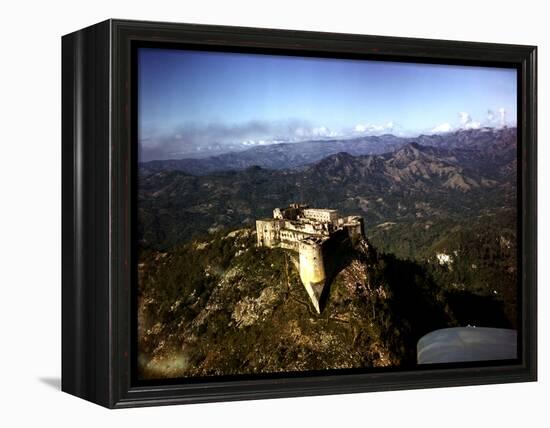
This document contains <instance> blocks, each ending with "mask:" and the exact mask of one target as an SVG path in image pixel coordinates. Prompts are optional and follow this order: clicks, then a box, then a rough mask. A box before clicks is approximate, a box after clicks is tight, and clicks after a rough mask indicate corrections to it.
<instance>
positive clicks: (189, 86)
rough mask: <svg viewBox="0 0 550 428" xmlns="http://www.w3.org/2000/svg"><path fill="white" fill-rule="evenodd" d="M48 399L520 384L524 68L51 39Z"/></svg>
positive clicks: (134, 400) (530, 269) (135, 40)
mask: <svg viewBox="0 0 550 428" xmlns="http://www.w3.org/2000/svg"><path fill="white" fill-rule="evenodd" d="M62 57H63V58H62V60H63V63H62V72H63V76H62V80H63V82H62V90H63V93H62V100H63V117H62V119H63V141H62V166H63V176H62V182H63V189H62V195H63V221H62V223H63V224H62V226H63V228H62V232H63V237H62V242H63V284H62V288H63V292H62V298H63V301H62V309H63V318H62V321H63V322H62V325H63V349H62V358H63V361H62V389H63V390H64V391H66V392H68V393H71V394H74V395H76V396H79V397H82V398H84V399H87V400H90V401H92V402H95V403H98V404H101V405H103V406H106V407H111V408H121V407H132V406H146V405H160V404H180V403H196V402H208V401H226V400H241V399H258V398H275V397H291V396H304V395H320V394H339V393H350V392H366V391H379V390H398V389H412V388H428V387H445V386H457V385H474V384H488V383H505V382H525V381H534V380H536V355H537V354H536V351H537V348H536V343H537V342H536V333H537V332H536V310H537V305H536V129H537V128H536V48H535V47H533V46H518V45H503V44H490V43H478V42H476V43H474V42H457V41H442V40H421V39H407V38H393V37H377V36H364V35H351V34H330V33H314V32H301V31H288V30H270V29H257V28H240V27H220V26H203V25H193V24H171V23H153V22H136V21H121V20H109V21H105V22H103V23H99V24H96V25H94V26H91V27H88V28H86V29H83V30H80V31H77V32H75V33H72V34H69V35H67V36H64V37H63V39H62Z"/></svg>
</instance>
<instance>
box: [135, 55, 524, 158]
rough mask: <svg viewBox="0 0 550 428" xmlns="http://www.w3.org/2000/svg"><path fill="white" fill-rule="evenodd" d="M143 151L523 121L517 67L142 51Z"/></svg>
mask: <svg viewBox="0 0 550 428" xmlns="http://www.w3.org/2000/svg"><path fill="white" fill-rule="evenodd" d="M138 61H139V62H138V63H139V81H138V91H139V94H138V96H139V108H138V112H139V113H138V114H139V118H138V129H139V139H140V147H141V151H140V152H141V153H140V157H141V158H142V159H143V160H150V159H155V158H156V159H166V158H181V157H193V156H206V155H209V154H215V153H220V152H225V151H233V150H240V149H243V148H246V147H250V146H252V145H256V144H269V143H272V142H280V141H300V140H307V139H323V138H350V137H354V136H360V135H371V134H382V133H393V134H396V135H418V134H421V133H434V132H446V131H452V130H456V129H460V128H476V127H481V126H502V125H503V124H506V125H515V122H516V71H515V70H512V69H498V68H482V67H465V66H454V65H453V66H448V65H428V64H407V63H395V62H394V63H392V62H381V61H364V60H342V59H325V58H304V57H291V56H274V55H259V54H236V53H221V52H198V51H182V50H167V49H156V48H155V49H149V48H142V49H140V50H139V60H138Z"/></svg>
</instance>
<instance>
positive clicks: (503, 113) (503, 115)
mask: <svg viewBox="0 0 550 428" xmlns="http://www.w3.org/2000/svg"><path fill="white" fill-rule="evenodd" d="M498 113H499V115H500V126H502V127H504V126H506V109H505V108H504V107H501V108H499V109H498Z"/></svg>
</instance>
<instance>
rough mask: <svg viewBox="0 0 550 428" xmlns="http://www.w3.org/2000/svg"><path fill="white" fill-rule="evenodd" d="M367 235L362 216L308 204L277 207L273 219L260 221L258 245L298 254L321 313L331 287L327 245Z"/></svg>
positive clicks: (308, 288)
mask: <svg viewBox="0 0 550 428" xmlns="http://www.w3.org/2000/svg"><path fill="white" fill-rule="evenodd" d="M363 236H364V230H363V219H362V218H361V217H358V216H348V217H339V215H338V211H336V210H332V209H319V208H309V207H308V206H307V205H299V204H292V205H290V206H289V207H287V208H275V209H274V210H273V218H271V219H260V220H256V237H257V244H258V246H262V247H268V248H276V247H279V248H284V249H287V250H291V251H294V252H297V253H298V261H299V266H298V268H299V272H300V279H301V281H302V284H303V285H304V287H305V289H306V291H307V293H308V295H309V297H310V299H311V302H312V303H313V306H314V307H315V310H316V311H317V312H318V313H321V298H322V296H323V292H324V290H325V287H326V286H327V274H326V264H325V260H324V257H325V254H324V249H325V248H326V245H327V244H330V243H331V242H332V241H333V240H335V239H336V240H337V239H341V238H342V237H348V238H353V237H355V238H357V237H363ZM337 237H338V238H337Z"/></svg>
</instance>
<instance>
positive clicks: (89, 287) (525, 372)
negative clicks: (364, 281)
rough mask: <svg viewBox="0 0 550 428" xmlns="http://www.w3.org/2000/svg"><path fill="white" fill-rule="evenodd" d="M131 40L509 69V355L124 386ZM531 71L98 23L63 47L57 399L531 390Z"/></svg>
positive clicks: (312, 37) (174, 27) (366, 46)
mask: <svg viewBox="0 0 550 428" xmlns="http://www.w3.org/2000/svg"><path fill="white" fill-rule="evenodd" d="M136 43H140V44H149V45H152V46H155V45H161V44H164V45H168V44H171V45H182V46H183V45H188V46H190V45H192V46H195V47H199V48H200V47H203V48H204V49H215V50H226V49H227V50H231V49H233V50H235V49H236V50H238V51H251V52H270V53H287V54H288V53H291V54H294V55H302V56H307V55H312V56H329V57H338V58H369V59H391V60H396V59H398V60H399V61H410V62H422V63H444V64H462V65H469V64H471V65H480V64H481V65H497V66H498V65H502V66H507V67H515V68H517V70H518V113H519V114H518V117H519V120H518V124H517V126H518V155H519V159H521V163H519V168H518V181H519V183H518V184H519V185H518V199H519V201H518V203H519V204H520V206H521V207H520V208H521V209H520V210H518V213H519V216H520V228H519V230H518V232H519V233H518V247H519V248H520V256H521V257H519V258H518V260H519V261H518V263H519V275H518V276H519V279H520V286H521V287H520V296H519V297H520V299H519V302H520V306H521V308H520V309H521V323H520V326H521V328H520V331H518V333H519V334H518V337H519V342H520V343H519V348H520V349H519V355H520V356H521V358H520V359H519V360H518V361H511V362H508V363H506V364H495V365H491V364H488V365H483V366H479V365H478V366H476V365H467V364H465V365H462V366H457V367H453V368H446V367H437V366H436V367H433V368H431V369H430V370H416V371H375V372H369V373H344V374H333V373H331V374H319V373H316V374H313V375H308V376H301V375H299V374H298V375H292V376H290V375H288V376H287V375H282V376H272V377H258V378H252V377H251V378H242V379H237V380H235V379H222V378H220V379H214V380H212V381H209V382H207V383H197V382H188V383H185V382H182V381H176V382H166V383H164V384H159V383H155V384H139V383H136V381H135V376H133V373H134V370H135V367H133V361H135V355H136V354H135V353H136V349H135V346H134V345H133V343H134V341H133V339H132V337H133V336H132V331H133V328H134V327H135V325H134V323H135V313H134V307H133V300H132V299H133V295H134V292H133V289H134V288H133V283H134V281H135V280H136V278H135V274H134V272H135V269H134V267H135V245H134V241H133V238H134V237H135V227H136V218H135V210H134V208H133V207H134V204H135V182H136V166H137V147H136V145H135V144H134V143H133V141H134V138H135V135H134V134H135V129H134V125H135V109H136V103H135V100H134V98H133V96H134V93H135V92H134V90H133V89H135V87H134V85H135V79H134V78H133V70H134V71H135V64H134V63H133V56H132V50H133V49H134V47H135V45H136ZM134 57H135V56H134ZM536 67H537V50H536V47H534V46H520V45H505V44H491V43H473V42H458V41H445V40H427V39H410V38H400V37H378V36H365V35H352V34H332V33H321V32H304V31H288V30H272V29H259V28H242V27H226V26H210V25H195V24H174V23H158V22H140V21H128V20H112V19H111V20H107V21H104V22H101V23H99V24H96V25H93V26H90V27H88V28H85V29H83V30H80V31H76V32H74V33H71V34H68V35H66V36H63V38H62V390H63V391H65V392H67V393H70V394H73V395H75V396H78V397H81V398H84V399H86V400H89V401H91V402H94V403H97V404H100V405H102V406H105V407H109V408H124V407H135V406H149V405H165V404H183V403H198V402H210V401H230V400H247V399H261V398H277V397H294V396H309V395H321V394H341V393H353V392H366V391H384V390H400V389H414V388H432V387H448V386H459V385H479V384H491V383H508V382H527V381H536V379H537V299H536V295H537V291H536V282H537V265H536V260H537V199H536V195H537V193H536V192H537V161H536V154H537V112H536V109H537V96H536V94H537V88H536V85H537V78H536Z"/></svg>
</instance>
